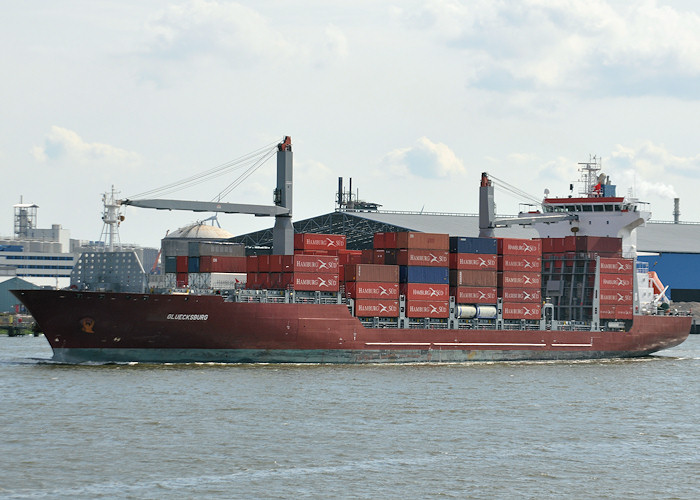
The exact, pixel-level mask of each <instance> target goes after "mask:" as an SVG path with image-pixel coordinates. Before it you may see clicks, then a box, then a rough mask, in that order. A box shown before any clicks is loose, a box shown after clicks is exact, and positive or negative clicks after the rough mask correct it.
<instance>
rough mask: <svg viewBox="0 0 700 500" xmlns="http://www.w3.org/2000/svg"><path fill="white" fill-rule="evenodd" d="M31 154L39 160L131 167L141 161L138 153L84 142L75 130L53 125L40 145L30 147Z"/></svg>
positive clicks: (97, 143)
mask: <svg viewBox="0 0 700 500" xmlns="http://www.w3.org/2000/svg"><path fill="white" fill-rule="evenodd" d="M31 153H32V156H34V158H35V159H36V160H37V161H39V162H47V161H58V160H63V159H65V160H68V161H70V162H72V163H79V164H95V163H100V164H104V163H107V164H110V165H116V166H120V167H133V166H136V165H138V164H140V163H141V156H140V155H139V154H138V153H134V152H132V151H127V150H125V149H121V148H117V147H114V146H110V145H109V144H102V143H99V142H85V141H84V140H83V139H82V137H80V136H79V135H78V134H77V133H76V132H74V131H72V130H68V129H66V128H62V127H57V126H53V127H51V131H50V132H49V133H48V134H47V135H46V138H45V140H44V144H43V145H42V146H34V147H33V148H32V151H31Z"/></svg>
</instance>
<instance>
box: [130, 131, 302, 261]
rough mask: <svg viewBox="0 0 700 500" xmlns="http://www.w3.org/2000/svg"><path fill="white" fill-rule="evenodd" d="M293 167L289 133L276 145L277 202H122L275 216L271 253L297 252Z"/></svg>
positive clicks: (152, 200)
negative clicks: (265, 203)
mask: <svg viewBox="0 0 700 500" xmlns="http://www.w3.org/2000/svg"><path fill="white" fill-rule="evenodd" d="M292 170H293V161H292V138H291V137H290V136H285V137H284V139H283V140H282V142H280V143H279V144H277V187H276V188H275V190H274V197H273V199H274V203H275V204H274V205H253V204H245V203H222V202H219V201H189V200H170V199H137V200H130V199H125V200H120V203H121V205H130V206H133V207H140V208H153V209H156V210H184V211H189V212H218V213H226V214H249V215H254V216H256V217H275V226H274V228H273V243H272V245H273V246H272V252H273V254H275V255H292V254H293V253H294V226H293V225H292V192H293V178H292V177H293V176H292Z"/></svg>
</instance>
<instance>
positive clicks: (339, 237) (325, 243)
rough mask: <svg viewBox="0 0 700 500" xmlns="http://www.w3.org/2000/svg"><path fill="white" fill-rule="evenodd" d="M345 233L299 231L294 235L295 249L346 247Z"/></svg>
mask: <svg viewBox="0 0 700 500" xmlns="http://www.w3.org/2000/svg"><path fill="white" fill-rule="evenodd" d="M345 242H346V238H345V235H344V234H315V233H297V234H295V235H294V249H295V250H340V249H345Z"/></svg>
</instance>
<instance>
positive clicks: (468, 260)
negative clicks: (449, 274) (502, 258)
mask: <svg viewBox="0 0 700 500" xmlns="http://www.w3.org/2000/svg"><path fill="white" fill-rule="evenodd" d="M497 264H498V261H497V260H496V255H495V254H485V253H451V254H450V269H472V270H477V269H482V270H484V271H486V270H494V271H495V270H496V266H497Z"/></svg>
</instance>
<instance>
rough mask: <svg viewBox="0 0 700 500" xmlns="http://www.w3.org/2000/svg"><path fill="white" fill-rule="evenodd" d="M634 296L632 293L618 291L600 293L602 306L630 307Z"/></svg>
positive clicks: (602, 291)
mask: <svg viewBox="0 0 700 500" xmlns="http://www.w3.org/2000/svg"><path fill="white" fill-rule="evenodd" d="M633 302H634V301H633V295H632V291H631V290H629V291H624V290H621V291H616V290H601V291H600V303H601V304H622V305H628V304H632V303H633Z"/></svg>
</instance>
